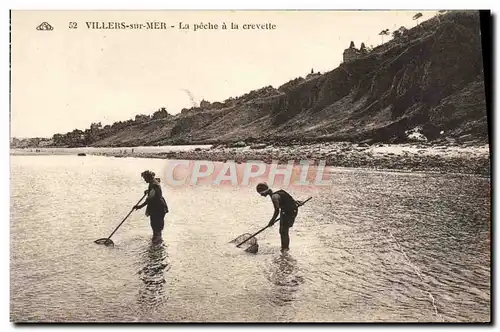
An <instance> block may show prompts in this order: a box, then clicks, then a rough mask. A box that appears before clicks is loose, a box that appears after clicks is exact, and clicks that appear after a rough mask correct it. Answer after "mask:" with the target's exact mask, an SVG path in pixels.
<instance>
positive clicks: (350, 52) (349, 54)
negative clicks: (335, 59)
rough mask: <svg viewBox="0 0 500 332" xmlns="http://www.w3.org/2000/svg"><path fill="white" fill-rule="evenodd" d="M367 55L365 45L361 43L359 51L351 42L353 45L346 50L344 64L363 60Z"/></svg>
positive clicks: (352, 43)
mask: <svg viewBox="0 0 500 332" xmlns="http://www.w3.org/2000/svg"><path fill="white" fill-rule="evenodd" d="M366 54H368V50H367V49H366V46H365V43H361V47H360V49H359V50H358V49H357V48H356V46H354V42H353V41H351V45H349V48H346V49H345V50H344V62H350V61H353V60H356V59H359V58H362V57H364V56H365V55H366Z"/></svg>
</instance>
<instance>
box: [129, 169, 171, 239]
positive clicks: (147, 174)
mask: <svg viewBox="0 0 500 332" xmlns="http://www.w3.org/2000/svg"><path fill="white" fill-rule="evenodd" d="M141 176H142V178H143V179H144V181H146V182H147V183H149V187H148V189H147V190H146V191H144V193H145V194H147V195H148V197H147V198H146V200H145V201H144V203H142V204H140V205H135V206H134V209H135V210H139V209H142V208H143V207H144V206H146V205H147V208H146V216H149V218H150V220H151V228H152V229H153V238H152V241H153V243H159V242H161V241H162V236H161V232H162V231H163V226H164V224H165V221H164V218H165V214H167V213H168V206H167V202H166V201H165V199H164V198H163V195H162V192H161V186H160V182H159V180H160V179H156V178H155V173H154V172H151V171H144V172H142V173H141Z"/></svg>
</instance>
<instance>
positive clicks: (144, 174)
mask: <svg viewBox="0 0 500 332" xmlns="http://www.w3.org/2000/svg"><path fill="white" fill-rule="evenodd" d="M141 176H142V177H143V178H145V179H146V178H154V177H155V172H152V171H149V170H145V171H144V172H142V173H141Z"/></svg>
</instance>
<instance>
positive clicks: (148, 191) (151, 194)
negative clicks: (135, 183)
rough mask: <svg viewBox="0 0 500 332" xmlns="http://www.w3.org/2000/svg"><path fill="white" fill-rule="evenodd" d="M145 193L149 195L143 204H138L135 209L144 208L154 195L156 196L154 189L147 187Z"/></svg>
mask: <svg viewBox="0 0 500 332" xmlns="http://www.w3.org/2000/svg"><path fill="white" fill-rule="evenodd" d="M144 194H147V195H148V197H146V200H144V202H143V203H142V204H137V205H135V206H134V209H135V210H140V209H142V208H143V207H145V206H146V205H148V201H150V200H151V198H152V197H154V195H155V193H154V189H151V190H150V189H146V190H144Z"/></svg>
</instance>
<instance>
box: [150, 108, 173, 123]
mask: <svg viewBox="0 0 500 332" xmlns="http://www.w3.org/2000/svg"><path fill="white" fill-rule="evenodd" d="M169 116H170V114H168V112H167V109H166V108H165V107H162V108H160V109H159V110H158V111H156V112H154V113H153V116H152V119H153V120H157V119H164V118H168V117H169Z"/></svg>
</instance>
